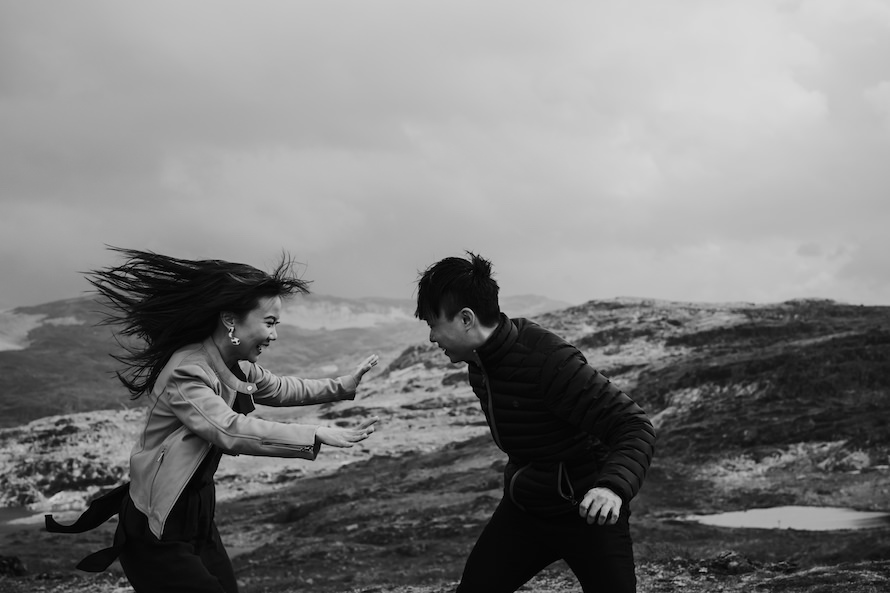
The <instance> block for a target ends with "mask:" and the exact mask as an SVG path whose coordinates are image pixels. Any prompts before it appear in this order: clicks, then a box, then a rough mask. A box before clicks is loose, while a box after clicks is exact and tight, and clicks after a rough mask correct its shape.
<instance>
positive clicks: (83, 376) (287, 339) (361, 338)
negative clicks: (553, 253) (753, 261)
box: [0, 294, 568, 427]
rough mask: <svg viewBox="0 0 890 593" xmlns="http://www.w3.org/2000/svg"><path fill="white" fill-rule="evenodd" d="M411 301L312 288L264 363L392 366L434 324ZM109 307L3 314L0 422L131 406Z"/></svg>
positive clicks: (507, 305)
mask: <svg viewBox="0 0 890 593" xmlns="http://www.w3.org/2000/svg"><path fill="white" fill-rule="evenodd" d="M564 306H568V304H567V303H562V302H559V301H554V300H552V299H547V298H546V297H537V296H522V297H505V298H504V299H503V308H504V310H505V311H507V312H508V313H509V314H511V315H529V316H532V315H538V314H540V313H542V312H544V311H551V310H555V309H558V308H561V307H564ZM414 307H415V304H414V302H413V301H411V300H407V299H383V298H365V299H344V298H339V297H332V296H325V295H315V294H310V295H306V296H299V297H296V298H295V299H293V300H292V301H289V302H288V303H287V305H286V308H285V310H284V312H283V314H282V317H283V319H282V324H281V326H280V328H279V332H278V334H279V339H278V340H277V341H276V342H275V344H274V346H273V347H272V348H270V349H269V350H268V351H267V352H266V353H264V355H263V359H262V362H261V364H263V365H264V366H266V367H268V368H269V369H271V370H273V371H274V372H277V373H279V374H295V375H300V376H305V377H324V376H331V375H336V374H340V373H346V372H348V371H349V370H351V369H352V366H353V365H355V364H356V363H358V362H359V360H360V359H361V358H362V357H363V356H364V355H366V354H370V353H372V352H376V353H377V354H378V355H379V356H380V357H381V362H382V363H383V364H384V365H385V364H388V362H389V361H390V359H392V358H394V357H395V356H397V355H398V354H399V353H400V352H401V351H402V350H403V349H404V348H405V347H406V345H409V344H414V343H417V342H421V341H424V340H425V339H426V336H427V328H426V326H425V325H424V324H423V323H421V322H419V321H418V320H417V319H415V318H414ZM102 310H103V309H102V307H101V306H100V305H99V303H97V302H96V301H95V300H94V298H92V297H88V296H87V297H79V298H72V299H66V300H62V301H56V302H52V303H46V304H42V305H38V306H33V307H19V308H16V309H12V310H9V311H3V312H0V373H2V376H3V378H4V389H3V391H2V392H0V402H2V403H3V406H4V414H3V415H2V416H0V427H8V426H17V425H19V424H23V423H25V422H28V421H30V420H33V419H36V418H41V417H44V416H49V415H55V414H71V413H76V412H86V411H91V410H98V409H105V408H121V407H123V408H127V407H130V406H132V405H133V402H131V401H130V400H129V394H128V393H127V392H126V390H125V389H124V388H123V386H122V385H121V384H120V382H119V381H118V380H117V378H116V377H115V374H114V373H115V371H117V370H120V368H121V365H120V364H119V363H118V362H117V361H115V360H114V359H113V358H112V357H111V356H110V355H109V354H110V353H112V352H115V353H121V352H122V350H121V349H120V347H119V346H118V345H117V344H116V342H115V339H114V336H113V334H112V328H110V327H107V326H101V325H99V322H100V321H101V320H102V313H101V311H102Z"/></svg>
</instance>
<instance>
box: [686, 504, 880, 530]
mask: <svg viewBox="0 0 890 593" xmlns="http://www.w3.org/2000/svg"><path fill="white" fill-rule="evenodd" d="M685 519H686V520H687V521H696V522H698V523H704V524H705V525H716V526H719V527H751V528H756V529H799V530H801V531H833V530H837V529H872V528H875V527H890V513H883V512H875V511H854V510H852V509H845V508H839V507H805V506H784V507H772V508H765V509H750V510H747V511H735V512H730V513H718V514H716V515H689V516H687V517H685Z"/></svg>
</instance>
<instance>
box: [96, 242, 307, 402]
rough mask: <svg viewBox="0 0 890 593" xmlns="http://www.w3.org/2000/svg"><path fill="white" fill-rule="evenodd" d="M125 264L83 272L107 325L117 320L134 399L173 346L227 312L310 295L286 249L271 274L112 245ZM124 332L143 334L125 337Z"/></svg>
mask: <svg viewBox="0 0 890 593" xmlns="http://www.w3.org/2000/svg"><path fill="white" fill-rule="evenodd" d="M109 249H110V250H112V251H116V252H118V253H120V254H122V255H123V256H124V258H125V261H124V263H122V264H120V265H118V266H113V267H108V268H104V269H101V270H94V271H92V272H88V273H87V274H86V278H87V280H88V281H89V282H90V284H92V285H93V286H94V287H95V289H96V291H97V292H98V294H99V295H100V297H102V299H104V301H105V304H106V305H107V306H108V312H107V313H106V317H105V319H104V320H103V321H102V324H103V325H120V326H121V329H120V330H119V331H118V332H117V335H116V336H115V337H116V339H117V340H118V343H120V344H121V346H122V347H123V348H124V349H125V350H126V352H127V353H126V354H124V355H115V354H112V357H113V358H115V359H116V360H118V361H120V362H122V363H124V364H125V365H126V366H127V370H126V371H125V372H123V373H121V372H118V373H117V377H118V379H120V381H121V383H123V384H124V385H125V386H126V387H127V389H128V390H129V391H130V395H131V397H132V398H133V399H136V398H138V397H139V396H141V395H142V394H144V393H147V392H149V391H151V390H152V389H153V388H154V384H155V381H156V380H157V378H158V375H159V374H160V372H161V369H162V368H163V367H164V365H165V364H166V363H167V361H168V360H169V359H170V357H171V356H172V355H173V353H174V352H176V351H177V350H178V349H180V348H182V347H183V346H186V345H188V344H193V343H197V342H201V341H203V340H204V339H205V338H207V337H209V336H210V335H212V334H213V331H214V330H215V328H216V325H217V323H218V320H219V314H220V313H221V312H223V311H231V312H232V313H234V314H235V315H236V316H238V317H240V316H243V315H244V314H246V313H247V312H248V311H250V310H252V309H254V308H255V307H257V306H258V305H259V301H260V299H261V298H265V297H275V296H278V297H282V298H286V297H290V296H293V295H295V294H308V293H309V287H308V285H309V282H308V281H305V280H302V279H300V278H299V277H297V276H296V274H295V272H294V265H295V262H294V260H293V259H292V258H291V257H290V256H289V255H288V254H287V253H283V254H282V257H281V260H280V262H279V263H278V265H277V266H276V268H275V269H274V270H273V271H272V272H271V273H266V272H263V271H262V270H259V269H257V268H255V267H253V266H249V265H247V264H239V263H231V262H227V261H222V260H186V259H177V258H174V257H168V256H165V255H159V254H157V253H153V252H150V251H138V250H135V249H123V248H119V247H109ZM119 336H127V337H132V338H138V340H136V341H135V343H134V341H132V340H128V343H127V344H124V343H123V341H122V340H121V338H120V337H119Z"/></svg>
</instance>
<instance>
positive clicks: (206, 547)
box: [118, 482, 238, 593]
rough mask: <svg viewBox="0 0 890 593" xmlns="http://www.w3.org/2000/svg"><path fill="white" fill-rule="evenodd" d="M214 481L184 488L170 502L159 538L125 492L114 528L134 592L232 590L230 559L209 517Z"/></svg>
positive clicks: (223, 592) (222, 592) (234, 587)
mask: <svg viewBox="0 0 890 593" xmlns="http://www.w3.org/2000/svg"><path fill="white" fill-rule="evenodd" d="M215 506H216V499H215V492H214V487H213V483H212V482H211V483H205V484H203V485H201V486H200V487H198V488H188V489H186V490H185V492H183V494H182V497H181V498H180V499H179V500H178V501H177V502H176V505H175V506H174V507H173V510H172V512H171V513H170V517H169V519H168V520H167V524H166V526H165V528H164V533H163V537H162V538H161V539H158V538H157V537H155V535H154V534H153V533H152V532H151V530H150V529H149V528H148V520H147V519H146V517H145V515H143V514H142V513H141V512H140V511H139V510H138V509H137V508H136V507H135V506H133V502H132V501H131V500H130V498H129V497H127V500H126V502H125V504H124V507H123V509H122V510H121V514H120V524H119V525H118V529H123V530H124V535H125V536H126V538H125V542H124V544H123V547H122V549H121V552H120V563H121V566H122V567H123V569H124V574H126V575H127V579H128V580H129V581H130V584H131V585H132V586H133V589H134V590H135V591H136V593H179V592H181V593H185V592H187V591H188V592H189V593H204V592H207V593H211V592H212V593H237V592H238V583H237V582H236V581H235V573H234V571H233V570H232V563H231V561H230V560H229V556H228V554H227V553H226V550H225V548H224V547H223V544H222V541H221V540H220V537H219V531H218V530H217V528H216V524H215V523H214V521H213V515H214V510H215Z"/></svg>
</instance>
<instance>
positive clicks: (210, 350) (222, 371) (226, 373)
mask: <svg viewBox="0 0 890 593" xmlns="http://www.w3.org/2000/svg"><path fill="white" fill-rule="evenodd" d="M203 346H204V351H205V352H207V361H208V362H209V363H210V366H211V367H213V370H214V372H216V376H217V377H219V380H220V382H222V383H223V385H225V386H226V387H228V388H229V389H234V390H235V391H236V392H239V393H246V394H248V395H253V394H254V393H256V383H248V382H247V381H242V380H241V379H239V378H238V377H236V376H235V374H234V373H233V372H232V371H231V370H229V368H228V367H227V366H226V363H225V362H224V361H223V359H222V354H220V352H219V348H217V347H216V342H214V341H213V338H207V339H206V340H204V343H203ZM236 364H238V363H236ZM239 370H240V366H239ZM242 374H243V373H242Z"/></svg>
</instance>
